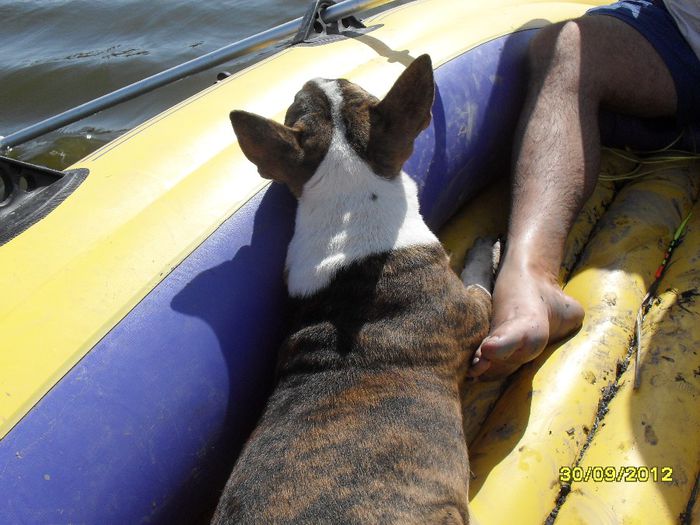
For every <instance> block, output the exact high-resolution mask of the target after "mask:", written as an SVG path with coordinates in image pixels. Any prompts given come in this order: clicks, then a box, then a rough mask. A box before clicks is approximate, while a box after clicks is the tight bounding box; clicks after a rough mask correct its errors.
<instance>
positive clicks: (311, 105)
mask: <svg viewBox="0 0 700 525" xmlns="http://www.w3.org/2000/svg"><path fill="white" fill-rule="evenodd" d="M433 90H434V85H433V73H432V66H431V62H430V58H429V57H428V56H427V55H423V56H421V57H419V58H418V59H416V60H415V61H414V62H413V63H412V64H411V65H410V66H409V67H408V68H407V69H406V70H405V71H404V73H403V74H402V75H401V76H400V77H399V79H398V80H397V81H396V83H395V84H394V86H393V87H392V88H391V90H390V91H389V93H388V94H387V96H386V97H385V98H384V99H383V100H381V101H379V100H378V99H376V98H375V97H373V96H372V95H370V94H368V93H367V92H365V91H364V90H362V89H361V88H360V87H358V86H356V85H354V84H352V83H350V82H348V81H347V80H322V79H316V80H313V81H310V82H308V83H307V84H306V85H305V86H304V87H303V89H302V90H301V91H300V92H299V93H298V94H297V95H296V98H295V100H294V103H293V104H292V105H291V107H290V108H289V110H288V111H287V115H286V118H285V124H284V125H282V124H278V123H276V122H274V121H272V120H268V119H265V118H263V117H260V116H257V115H252V114H250V113H246V112H243V111H234V112H232V113H231V121H232V123H233V127H234V130H235V132H236V135H237V137H238V141H239V145H240V147H241V148H242V150H243V152H244V154H245V155H246V156H247V157H248V159H250V160H251V161H252V162H253V163H255V164H256V165H257V166H258V170H259V173H260V175H262V176H263V177H266V178H271V179H273V180H275V181H278V182H283V183H285V184H287V186H288V187H289V188H290V190H291V191H292V192H293V193H294V194H295V195H296V196H297V197H298V199H299V207H298V211H297V217H296V225H295V233H294V237H293V239H292V241H291V243H290V246H289V251H288V255H287V280H288V288H289V293H290V296H291V298H292V301H293V302H294V307H293V312H294V314H295V316H296V321H295V324H294V327H293V331H292V333H291V335H290V336H289V337H288V338H287V340H286V341H285V343H284V344H283V346H282V349H281V354H280V360H279V366H278V383H277V385H276V387H275V389H274V392H273V393H272V395H271V397H270V399H269V402H268V404H267V407H266V409H265V411H264V414H263V415H262V417H261V419H260V421H259V423H258V426H257V428H256V429H255V431H254V432H253V434H252V436H251V437H250V439H249V441H248V443H247V444H246V446H245V447H244V449H243V452H242V453H241V456H240V457H239V458H238V462H237V463H236V465H235V468H234V470H233V473H232V474H231V477H230V479H229V481H228V483H227V485H226V487H225V489H224V493H223V495H222V497H221V501H220V502H219V506H218V508H217V510H216V514H215V516H214V519H213V523H217V524H224V523H226V524H228V523H250V524H261V523H265V524H267V523H401V524H406V523H421V524H425V523H469V512H468V509H467V494H468V486H469V462H468V459H467V447H466V444H465V439H464V433H463V431H462V415H461V414H462V411H461V407H460V396H459V388H460V383H461V382H462V379H463V378H464V377H465V372H466V369H467V366H468V362H469V358H470V356H471V355H472V353H473V351H474V350H475V348H476V347H477V345H478V344H479V342H480V341H481V340H482V338H483V337H485V336H486V334H487V331H488V323H489V316H490V308H491V296H490V294H489V292H488V291H486V289H485V287H486V288H488V287H490V280H491V278H492V275H491V274H490V272H491V267H490V266H491V264H490V254H487V255H488V256H486V257H481V262H479V261H478V260H477V259H479V258H478V257H477V258H476V259H475V260H477V261H476V264H477V266H479V268H471V270H472V271H471V272H467V273H470V274H471V275H473V271H474V270H476V272H477V274H479V275H481V276H482V277H479V280H480V281H483V282H479V283H473V284H477V285H472V286H466V287H465V286H464V284H463V283H462V282H461V281H460V279H459V278H458V277H457V276H456V275H455V274H454V273H453V272H452V271H451V270H450V267H449V264H448V257H447V255H446V253H445V251H444V250H443V248H442V246H441V245H440V243H439V242H438V240H437V238H436V237H435V236H434V235H433V234H432V232H430V230H429V229H428V228H427V226H426V225H425V223H424V221H423V219H422V217H421V216H420V214H419V212H418V199H417V188H416V185H415V183H414V182H413V181H412V180H411V179H410V178H409V177H408V176H407V175H406V174H405V173H404V172H402V171H401V166H402V165H403V163H404V162H405V160H406V159H407V158H408V157H409V156H410V154H411V152H412V150H413V142H414V140H415V138H416V136H417V135H418V133H419V132H420V131H421V130H423V129H424V128H425V127H427V125H428V124H429V122H430V109H431V105H432V101H433ZM488 248H489V247H486V249H487V250H488ZM482 249H483V247H482ZM484 261H486V262H484ZM463 275H465V274H463ZM479 285H480V286H479Z"/></svg>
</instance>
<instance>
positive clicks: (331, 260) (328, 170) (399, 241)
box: [287, 80, 438, 297]
mask: <svg viewBox="0 0 700 525" xmlns="http://www.w3.org/2000/svg"><path fill="white" fill-rule="evenodd" d="M317 84H318V85H319V86H320V87H321V88H322V89H323V90H324V92H325V93H326V95H327V97H328V99H329V100H330V102H331V105H332V114H333V137H332V140H331V144H330V146H329V148H328V152H327V153H326V156H325V158H324V159H323V161H322V162H321V164H320V165H319V167H318V169H317V171H316V173H315V174H314V175H313V177H312V178H311V179H310V180H309V181H308V182H307V183H306V184H305V186H304V189H303V192H302V195H301V198H300V199H299V207H298V209H297V215H296V226H295V232H294V237H293V238H292V241H291V243H290V245H289V250H288V252H287V271H288V289H289V294H290V295H291V296H292V297H303V296H309V295H312V294H313V293H315V292H317V291H319V290H320V289H322V288H324V287H326V286H327V285H328V284H329V283H330V281H331V279H332V278H333V276H334V275H335V274H336V273H337V272H338V270H340V269H341V268H343V267H345V266H348V265H350V264H352V263H353V262H357V261H359V260H362V259H364V258H366V257H368V256H370V255H374V254H379V253H385V252H388V251H392V250H397V249H400V248H407V247H410V246H422V245H427V244H433V243H437V242H438V240H437V238H436V237H435V235H434V234H433V233H432V232H431V231H430V229H429V228H428V227H427V225H426V224H425V222H424V221H423V218H422V216H421V215H420V212H419V209H418V190H417V186H416V184H415V182H414V181H413V180H412V179H411V178H410V177H409V176H408V175H406V173H404V172H403V171H402V172H401V173H400V175H399V176H397V177H396V178H394V179H386V178H383V177H380V176H378V175H376V174H375V173H374V172H373V171H372V169H371V168H370V167H369V165H368V164H367V163H366V162H365V161H364V160H363V159H361V158H360V157H359V156H358V155H357V153H355V151H354V150H353V149H352V147H351V146H350V145H349V144H348V142H347V140H346V138H345V127H344V124H343V122H342V119H341V115H340V109H341V106H342V94H341V91H340V89H339V87H338V85H337V83H336V82H335V81H323V80H318V81H317Z"/></svg>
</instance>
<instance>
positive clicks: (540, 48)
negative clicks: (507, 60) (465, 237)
mask: <svg viewBox="0 0 700 525" xmlns="http://www.w3.org/2000/svg"><path fill="white" fill-rule="evenodd" d="M529 59H530V71H531V79H530V87H529V92H528V96H527V100H526V104H525V108H524V111H523V114H522V116H521V121H520V125H519V129H518V133H517V135H518V137H519V139H518V140H517V141H516V146H515V165H514V174H513V204H512V212H511V220H510V224H509V231H508V240H507V243H506V253H505V256H504V259H503V263H502V266H501V270H500V272H499V276H498V278H497V280H496V285H495V290H494V313H493V320H492V329H491V333H490V335H489V337H487V338H486V339H485V340H484V342H483V343H482V345H481V347H480V349H479V350H478V351H477V354H476V357H475V361H476V363H475V364H474V365H473V368H472V375H480V374H482V373H484V372H486V371H487V370H489V371H488V372H487V373H486V376H487V377H489V376H490V377H496V376H501V375H505V374H507V373H510V372H512V371H513V370H515V369H516V368H518V367H519V366H520V365H521V364H523V363H525V362H527V361H530V360H532V359H534V358H535V357H536V356H537V355H539V353H540V352H541V351H542V350H543V349H544V347H545V346H546V344H547V342H548V341H555V340H557V339H560V338H562V337H565V336H566V335H568V334H569V333H571V332H572V331H573V330H575V329H576V328H578V326H579V325H580V323H581V321H582V319H583V309H582V308H581V306H580V305H579V304H578V303H577V302H576V301H575V300H574V299H572V298H570V297H568V296H566V295H565V294H564V293H563V292H562V291H561V288H560V286H559V283H558V281H557V275H558V272H559V267H560V265H561V261H562V258H563V247H564V243H565V240H566V237H567V235H568V232H569V229H570V228H571V225H572V224H573V221H574V220H575V217H576V215H577V214H578V212H579V210H580V208H581V206H582V205H583V203H584V202H585V200H586V199H587V198H588V196H589V195H590V193H591V192H592V189H593V188H594V186H595V182H596V180H597V175H598V171H599V164H600V144H599V130H598V112H599V109H600V108H601V106H607V107H610V108H613V109H615V110H618V111H621V112H624V113H629V114H633V115H637V116H643V117H647V116H648V117H652V116H661V115H672V114H674V113H675V111H676V90H675V85H674V81H673V78H672V76H671V74H670V73H669V70H668V68H667V67H666V65H665V63H664V61H663V60H662V59H661V57H660V56H659V55H658V53H657V52H656V51H655V49H654V47H652V46H651V44H650V43H649V42H648V41H647V40H646V39H645V37H644V36H642V35H641V34H640V33H639V32H638V31H637V30H635V29H633V28H632V27H630V26H629V25H627V24H626V23H625V22H622V21H620V20H618V19H616V18H612V17H609V16H590V17H584V18H581V19H578V20H575V21H569V22H565V23H561V24H556V25H553V26H550V27H548V28H545V29H543V30H542V31H541V32H540V33H539V34H538V35H537V37H535V39H534V40H533V43H532V45H531V48H530V56H529Z"/></svg>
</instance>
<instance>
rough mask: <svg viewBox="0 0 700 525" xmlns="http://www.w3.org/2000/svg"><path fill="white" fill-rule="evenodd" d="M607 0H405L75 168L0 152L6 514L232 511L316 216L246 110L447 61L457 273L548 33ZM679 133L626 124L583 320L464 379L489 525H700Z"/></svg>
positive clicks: (578, 237) (584, 281)
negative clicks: (508, 361) (243, 122)
mask: <svg viewBox="0 0 700 525" xmlns="http://www.w3.org/2000/svg"><path fill="white" fill-rule="evenodd" d="M597 3H600V2H596V1H593V0H591V1H587V0H562V1H552V2H550V1H535V0H492V1H490V2H481V1H477V0H464V1H459V2H454V1H452V0H416V1H414V2H408V3H406V2H404V3H402V4H401V5H398V6H396V7H391V3H390V4H389V6H388V7H389V8H388V9H385V10H383V11H380V12H379V13H378V14H374V15H373V16H371V17H369V18H366V19H364V20H362V23H361V24H349V25H347V26H345V25H341V26H339V28H337V29H338V30H337V31H336V33H335V34H328V32H324V33H321V34H318V35H316V36H314V37H313V38H311V37H310V35H308V34H307V35H304V38H302V39H301V41H299V42H298V43H295V44H294V45H289V46H286V47H284V48H283V49H282V50H280V51H279V52H276V53H275V54H272V55H271V56H268V57H267V58H265V59H264V60H262V61H260V62H258V63H256V64H254V65H253V66H251V67H248V68H247V69H245V70H243V71H241V72H239V73H237V74H235V75H232V76H230V77H228V78H226V79H224V80H222V81H220V82H217V83H216V84H215V85H213V86H211V87H210V88H208V89H206V90H204V91H202V92H201V93H198V94H196V95H195V96H193V97H191V98H189V99H188V100H185V101H184V102H182V103H180V104H178V105H176V106H175V107H173V108H171V109H169V110H168V111H166V112H164V113H162V114H160V115H158V116H157V117H155V118H153V119H151V120H149V121H148V122H146V123H144V124H143V125H141V126H139V127H137V128H135V129H133V130H131V131H129V132H128V133H126V134H125V135H123V136H121V137H119V138H118V139H116V140H114V141H113V142H111V143H109V144H107V145H106V146H104V147H102V148H101V149H99V150H98V151H95V152H94V153H92V154H90V155H88V156H87V157H86V158H84V159H82V160H81V161H79V162H78V163H76V164H75V165H74V166H72V167H70V168H69V169H67V170H64V171H61V172H57V171H52V170H48V169H45V168H41V167H38V166H34V165H31V164H27V163H24V162H20V161H17V160H12V159H9V158H3V159H2V161H1V162H0V178H1V179H2V182H3V188H4V189H3V192H2V193H3V194H4V197H3V199H4V202H2V203H0V214H2V215H0V217H2V220H0V523H5V524H14V523H27V524H30V523H31V524H38V523H42V524H43V523H100V524H110V523H114V524H124V523H153V522H155V523H198V522H204V521H205V520H206V519H207V516H208V513H209V512H211V510H212V508H213V505H214V504H215V502H216V500H217V498H218V495H219V493H220V490H221V488H222V487H223V484H224V482H225V480H226V478H227V476H228V473H229V472H230V469H231V468H232V465H233V463H234V461H235V459H236V455H237V453H238V451H239V450H240V447H241V446H242V443H243V442H244V441H245V439H246V436H247V435H248V433H249V432H250V431H251V429H252V427H253V426H254V424H255V421H256V418H257V416H258V415H259V413H260V411H261V409H262V407H263V406H264V403H265V398H266V394H267V393H268V392H269V389H270V386H271V382H272V376H273V369H274V364H275V357H276V351H277V348H278V346H279V344H280V342H281V340H282V339H283V337H284V331H285V328H286V323H285V321H286V318H287V303H286V294H285V287H284V282H283V265H284V259H285V253H286V247H287V243H288V241H289V239H290V238H291V235H292V230H293V226H294V212H295V201H294V199H293V197H292V196H291V195H290V194H289V193H288V192H287V190H286V189H284V188H282V187H281V186H277V185H270V184H269V182H268V181H265V180H263V179H261V178H260V177H259V176H258V175H257V172H256V169H255V167H254V166H253V165H252V164H251V163H249V162H248V161H247V160H246V159H245V157H244V156H243V154H242V153H241V151H240V149H239V148H238V146H237V144H236V140H235V136H234V134H233V132H232V130H231V125H230V122H229V119H228V114H229V112H230V111H231V110H232V109H244V110H247V111H251V112H255V113H259V114H263V115H266V116H269V117H271V118H276V119H278V120H281V119H282V118H283V115H284V111H285V110H286V108H287V106H288V105H289V104H290V103H291V100H292V97H293V96H294V94H295V93H296V92H297V90H298V89H299V87H300V86H301V85H303V84H304V82H305V81H307V80H308V79H310V78H314V77H325V78H337V77H344V78H348V79H350V80H352V81H354V82H356V83H358V84H360V85H361V86H363V87H364V88H365V89H367V90H368V91H369V92H371V93H373V94H375V95H377V96H381V95H383V94H384V93H385V92H386V90H387V89H388V88H389V86H390V85H391V83H392V82H393V80H394V79H395V78H396V77H397V76H398V75H399V73H400V72H401V71H402V69H403V68H404V67H405V66H406V65H407V64H409V63H410V62H411V61H412V60H413V59H414V58H415V57H417V56H419V55H421V54H423V53H428V54H430V55H431V57H432V60H433V64H434V67H435V79H436V85H437V91H436V98H435V103H434V107H433V120H432V123H431V124H430V127H429V128H428V129H426V130H425V132H424V133H423V134H422V135H421V136H420V137H419V139H418V141H417V143H416V147H415V152H414V154H413V156H412V157H411V159H410V160H409V161H408V163H407V165H406V166H405V171H406V172H407V173H408V174H409V175H411V176H412V177H413V178H414V179H415V180H416V181H417V182H418V185H419V188H420V199H421V207H422V212H423V214H424V216H425V217H426V219H427V222H428V224H429V225H430V226H431V228H433V229H434V230H436V231H440V232H441V239H442V240H443V241H444V243H445V245H446V247H447V248H448V249H449V251H450V252H451V253H452V258H453V263H454V265H455V268H458V267H459V265H460V264H461V260H462V259H463V256H464V253H465V251H466V249H467V247H468V246H469V245H470V244H471V241H472V240H473V239H474V238H475V237H477V236H481V235H494V234H499V233H503V231H504V228H505V222H506V215H507V211H508V184H507V182H505V179H504V177H506V176H507V174H508V167H509V160H510V159H509V152H510V148H511V140H512V135H513V129H514V127H515V123H516V120H517V118H518V113H519V108H520V106H521V104H522V101H523V97H524V86H525V70H524V57H525V53H526V49H527V45H528V42H529V40H530V39H531V38H532V36H533V35H534V34H535V33H536V32H537V30H538V29H539V28H541V27H542V26H545V25H547V24H550V23H552V22H555V21H559V20H563V19H567V18H572V17H576V16H578V15H580V14H582V13H583V12H584V11H585V10H586V9H588V8H590V7H592V6H593V5H595V4H597ZM355 21H357V20H355ZM678 133H679V132H678V130H676V129H675V126H674V125H673V123H666V122H652V123H649V122H636V121H633V120H629V119H624V118H622V117H619V116H615V115H608V116H606V118H605V123H604V135H605V136H606V140H607V143H608V144H610V145H612V146H616V147H618V148H623V149H611V150H606V154H605V157H604V160H605V161H604V173H603V175H604V176H603V177H601V181H600V183H599V185H598V187H597V189H596V191H595V194H594V195H593V197H592V198H591V199H590V201H589V202H588V203H587V205H586V207H585V209H584V210H583V211H582V213H581V216H580V218H579V221H578V223H577V224H576V227H575V228H574V230H573V231H572V233H571V236H570V239H569V243H568V245H567V259H566V261H565V264H564V266H563V268H562V282H564V283H566V291H567V293H569V294H570V295H572V296H573V297H575V298H576V299H578V300H579V301H580V302H581V303H582V304H583V305H584V307H585V308H586V320H585V323H584V325H583V327H582V328H581V330H580V331H579V332H578V333H576V334H575V335H574V336H573V337H571V338H570V339H568V340H566V341H564V342H563V343H560V344H557V345H554V346H552V347H550V348H548V349H547V350H546V351H545V353H544V354H543V355H542V356H540V357H539V358H538V359H537V360H536V361H534V362H532V363H530V364H528V365H526V366H525V367H523V368H522V369H521V370H520V371H518V372H517V373H516V374H515V375H513V376H512V377H510V378H509V379H508V380H506V381H502V382H477V383H474V384H473V385H472V386H470V388H468V389H467V390H466V391H465V403H464V406H465V408H464V410H465V430H466V433H467V436H468V440H469V443H470V456H471V462H472V470H473V480H472V484H471V487H470V490H471V508H472V510H473V513H474V516H475V518H476V519H477V520H478V521H479V522H480V523H482V524H486V525H488V524H499V523H518V524H531V523H532V524H541V523H543V522H547V523H552V522H556V523H565V524H566V523H590V524H594V523H600V524H608V523H610V524H613V523H615V524H617V523H625V524H632V523H678V522H679V521H681V522H684V523H691V522H698V523H700V510H699V508H700V504H697V503H695V500H696V498H697V493H698V472H700V432H699V430H700V410H699V406H698V400H699V395H700V394H699V392H700V390H699V389H700V355H699V354H700V321H699V319H700V304H699V303H698V301H697V296H698V294H699V293H700V292H699V291H698V290H699V287H700V269H698V264H699V261H700V209H698V207H697V206H696V199H697V195H698V183H699V182H700V178H699V176H700V165H699V164H698V163H697V161H696V159H695V158H694V156H693V155H690V154H688V153H685V152H687V151H693V148H694V147H695V146H694V140H695V139H697V138H699V137H700V135H698V133H697V130H686V131H685V132H684V133H682V134H680V135H679V134H678ZM674 139H678V140H676V141H675V142H674ZM671 143H673V146H672V147H671V148H670V149H669V148H666V149H662V147H663V146H664V145H668V144H671ZM625 148H626V149H625ZM639 149H647V150H648V149H659V150H662V151H659V152H656V153H655V154H653V155H651V156H650V155H641V154H639V153H637V152H636V150H639ZM678 150H683V151H685V152H680V151H678ZM694 209H695V213H693V214H692V215H690V213H691V211H692V210H694ZM686 219H687V220H686ZM674 237H675V239H676V242H675V243H674V244H676V245H677V246H675V250H673V254H672V256H671V259H670V262H668V264H667V265H666V267H665V268H666V269H665V271H664V272H663V275H662V277H661V278H660V279H657V268H658V267H659V265H660V263H661V262H662V261H664V257H665V253H666V252H667V251H668V247H669V245H670V243H671V242H672V241H673V239H674ZM650 290H651V291H652V292H655V293H653V294H652V296H651V297H650V299H647V301H645V296H646V295H647V294H648V292H649V291H650ZM643 303H645V304H644V305H643ZM640 311H643V312H642V313H643V315H641V316H640V315H639V313H640ZM638 317H639V318H640V320H639V321H638ZM635 374H636V375H637V378H638V385H637V388H635V385H634V383H635V381H634V379H635Z"/></svg>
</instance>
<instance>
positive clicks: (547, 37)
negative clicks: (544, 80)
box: [528, 20, 581, 76]
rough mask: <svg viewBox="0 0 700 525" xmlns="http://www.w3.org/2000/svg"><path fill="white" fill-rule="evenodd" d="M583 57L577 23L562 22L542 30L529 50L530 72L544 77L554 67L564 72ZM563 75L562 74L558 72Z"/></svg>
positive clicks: (533, 40)
mask: <svg viewBox="0 0 700 525" xmlns="http://www.w3.org/2000/svg"><path fill="white" fill-rule="evenodd" d="M580 56H581V36H580V28H579V26H578V23H577V21H573V20H570V21H567V22H560V23H558V24H552V25H550V26H547V27H544V28H542V29H541V30H540V31H539V32H538V33H537V34H536V35H535V37H534V38H533V39H532V40H531V42H530V46H529V49H528V62H529V66H530V71H531V72H532V73H533V74H534V75H535V76H543V75H545V74H546V73H547V72H548V71H550V70H551V69H552V68H554V67H559V68H560V69H563V70H564V72H565V71H567V70H569V71H572V72H573V69H572V68H571V67H567V66H572V65H573V64H577V63H578V62H579V60H580ZM558 74H559V75H561V72H558Z"/></svg>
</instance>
